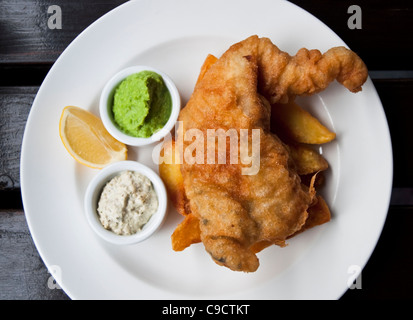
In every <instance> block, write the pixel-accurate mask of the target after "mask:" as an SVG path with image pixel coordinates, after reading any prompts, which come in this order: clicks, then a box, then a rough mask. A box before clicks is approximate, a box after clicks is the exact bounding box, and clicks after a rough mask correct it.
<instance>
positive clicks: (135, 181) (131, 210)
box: [97, 171, 158, 235]
mask: <svg viewBox="0 0 413 320" xmlns="http://www.w3.org/2000/svg"><path fill="white" fill-rule="evenodd" d="M157 209H158V197H157V195H156V192H155V190H154V188H153V185H152V182H151V181H150V180H149V179H148V178H147V177H146V176H144V175H142V174H140V173H138V172H134V171H124V172H122V173H120V174H119V175H117V176H115V177H114V178H113V179H112V180H110V181H109V182H108V183H107V184H106V185H105V187H104V188H103V191H102V193H101V195H100V199H99V202H98V209H97V211H98V214H99V219H100V222H101V223H102V225H103V227H104V228H105V229H107V230H110V231H113V232H114V233H116V234H118V235H131V234H134V233H136V232H138V231H139V230H141V229H142V228H143V226H144V225H145V224H146V223H147V222H148V221H149V219H150V218H151V216H152V215H153V214H154V213H155V212H156V210H157Z"/></svg>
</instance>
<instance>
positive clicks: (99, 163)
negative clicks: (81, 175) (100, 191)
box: [59, 106, 127, 169]
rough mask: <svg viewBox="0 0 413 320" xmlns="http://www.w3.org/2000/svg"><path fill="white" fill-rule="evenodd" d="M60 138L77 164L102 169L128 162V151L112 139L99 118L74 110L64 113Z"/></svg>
mask: <svg viewBox="0 0 413 320" xmlns="http://www.w3.org/2000/svg"><path fill="white" fill-rule="evenodd" d="M59 134H60V138H61V139H62V142H63V145H64V146H65V148H66V149H67V151H68V152H69V153H70V154H71V155H72V157H73V158H75V160H76V161H78V162H79V163H81V164H83V165H85V166H88V167H90V168H95V169H101V168H103V167H105V166H107V165H108V164H110V163H113V162H117V161H122V160H126V159H127V148H126V145H125V144H123V143H122V142H119V141H117V140H116V139H115V138H113V137H112V136H111V135H110V134H109V132H108V131H107V130H106V128H105V127H104V125H103V122H102V120H101V119H100V118H98V117H96V116H95V115H94V114H92V113H91V112H89V111H87V110H84V109H82V108H79V107H75V106H67V107H65V108H64V109H63V112H62V115H61V117H60V122H59Z"/></svg>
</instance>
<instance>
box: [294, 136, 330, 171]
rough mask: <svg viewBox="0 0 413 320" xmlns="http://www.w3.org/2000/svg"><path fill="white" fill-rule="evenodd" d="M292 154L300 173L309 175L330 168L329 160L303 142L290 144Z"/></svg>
mask: <svg viewBox="0 0 413 320" xmlns="http://www.w3.org/2000/svg"><path fill="white" fill-rule="evenodd" d="M288 146H289V149H290V155H291V157H292V158H293V161H294V163H295V166H296V170H297V173H298V174H299V175H307V174H311V173H315V172H318V171H324V170H326V169H327V168H328V162H327V160H326V159H324V157H323V156H322V155H321V154H319V153H318V152H317V151H315V150H314V149H312V148H311V147H310V146H307V145H302V144H289V145H288Z"/></svg>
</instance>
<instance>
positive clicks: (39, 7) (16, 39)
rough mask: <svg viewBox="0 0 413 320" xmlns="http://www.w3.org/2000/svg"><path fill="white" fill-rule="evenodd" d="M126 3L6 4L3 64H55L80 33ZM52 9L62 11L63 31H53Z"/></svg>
mask: <svg viewBox="0 0 413 320" xmlns="http://www.w3.org/2000/svg"><path fill="white" fill-rule="evenodd" d="M124 2H126V1H125V0H107V1H101V0H94V1H70V0H41V1H32V0H19V1H15V0H2V1H1V2H0V8H1V9H0V28H1V32H0V63H38V62H43V63H53V62H54V61H55V60H56V59H57V58H58V57H59V55H60V54H61V53H62V51H63V50H64V49H65V48H66V47H67V46H68V45H69V44H70V42H72V41H73V39H75V37H76V36H77V35H78V34H79V33H81V32H82V31H83V30H84V29H85V28H86V27H88V26H89V25H90V24H91V23H93V22H94V21H95V20H97V19H98V18H100V17H101V16H103V15H104V14H105V13H107V12H109V11H110V10H112V9H113V8H115V7H117V6H119V5H120V4H122V3H124ZM52 5H58V6H60V8H61V12H62V28H61V29H49V27H48V25H47V23H48V19H49V18H50V17H51V15H52V14H49V13H48V8H49V7H50V6H52Z"/></svg>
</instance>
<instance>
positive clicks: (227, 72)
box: [178, 36, 367, 272]
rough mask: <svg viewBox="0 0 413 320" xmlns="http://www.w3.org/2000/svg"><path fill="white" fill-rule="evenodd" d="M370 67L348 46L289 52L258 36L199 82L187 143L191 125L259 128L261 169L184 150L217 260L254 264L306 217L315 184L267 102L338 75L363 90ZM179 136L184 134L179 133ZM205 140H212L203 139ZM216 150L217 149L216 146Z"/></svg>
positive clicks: (187, 120)
mask: <svg viewBox="0 0 413 320" xmlns="http://www.w3.org/2000/svg"><path fill="white" fill-rule="evenodd" d="M366 78H367V69H366V67H365V65H364V63H363V62H362V61H361V59H360V58H359V57H358V56H357V55H356V54H355V53H353V52H352V51H350V50H348V49H345V48H341V47H339V48H333V49H330V50H329V51H327V52H326V53H325V54H324V55H322V54H321V53H320V52H319V51H318V50H311V51H308V50H306V49H301V50H300V51H299V52H298V53H297V55H296V56H294V57H291V56H289V55H288V54H287V53H285V52H282V51H281V50H279V49H278V48H277V47H276V46H275V45H274V44H272V43H271V41H270V40H269V39H266V38H258V37H257V36H252V37H249V38H247V39H246V40H244V41H241V42H239V43H237V44H235V45H233V46H231V47H230V48H229V49H228V51H226V52H225V53H224V54H223V55H222V57H221V58H219V59H218V61H216V62H215V63H214V64H213V65H212V66H211V67H210V68H209V69H208V70H207V71H206V72H205V74H204V76H203V77H202V79H200V81H198V82H197V84H196V86H195V89H194V92H193V94H192V96H191V98H190V100H189V102H188V103H187V105H186V107H185V108H184V109H183V110H182V111H181V113H180V116H179V120H180V121H182V124H183V128H182V132H181V133H180V134H182V136H181V137H180V138H181V139H180V140H182V141H183V150H185V148H186V147H188V146H189V145H190V144H191V141H186V140H185V139H183V137H184V135H185V132H186V131H187V130H189V129H193V128H196V129H198V130H200V131H201V132H202V133H203V134H204V136H205V137H206V136H207V129H223V130H228V129H230V128H234V129H236V130H237V131H238V134H239V133H240V129H248V132H249V142H250V143H249V144H248V145H249V154H251V152H252V150H251V148H252V147H251V132H252V129H259V130H260V170H259V171H258V173H257V174H255V175H243V174H242V170H241V169H242V168H243V167H246V166H247V165H244V164H242V162H241V159H240V158H238V163H235V164H234V163H232V164H231V163H230V161H229V160H230V157H229V148H227V151H226V152H227V154H226V157H227V161H226V163H225V164H207V153H208V152H205V154H204V157H205V159H204V160H205V161H204V164H199V163H194V164H189V163H187V162H186V161H185V158H184V155H181V156H182V158H183V160H184V161H183V164H182V165H181V172H182V176H183V184H184V189H185V192H186V196H187V199H188V201H189V205H190V210H191V212H192V214H193V215H194V216H195V217H196V218H198V220H199V227H200V232H201V240H202V242H203V244H204V246H205V249H206V251H207V252H208V253H209V254H210V255H211V257H212V259H213V260H214V261H215V262H216V263H217V264H219V265H224V266H226V267H228V268H230V269H231V270H236V271H244V272H253V271H255V270H256V269H257V268H258V266H259V261H258V258H257V256H256V254H255V253H256V252H258V251H260V250H261V249H263V248H264V247H266V246H268V245H269V244H277V245H280V246H284V245H285V240H286V239H288V238H289V237H290V236H292V235H293V234H295V233H297V232H298V231H299V230H300V229H302V227H303V226H304V225H305V223H306V220H307V217H308V211H307V209H308V208H309V207H310V206H311V204H312V203H313V202H314V201H315V200H316V195H315V191H314V189H313V188H311V187H307V186H305V185H304V184H302V183H301V180H300V177H299V175H298V174H297V172H296V168H295V166H294V162H293V160H292V158H291V156H290V154H289V152H288V150H287V148H286V147H285V145H284V144H283V143H282V141H281V140H280V139H279V138H278V137H277V136H276V135H274V134H272V133H270V112H271V109H270V107H269V104H268V103H265V102H264V101H263V100H264V99H262V96H263V97H265V99H267V100H268V101H270V102H271V103H276V102H287V101H288V100H289V99H292V98H294V97H295V96H296V95H303V94H314V93H316V92H319V91H321V90H323V89H325V88H326V87H327V86H328V84H329V83H330V82H332V81H333V80H335V79H337V80H338V81H339V82H340V83H342V84H343V85H344V86H345V87H347V88H348V89H349V90H350V91H352V92H357V91H359V90H361V85H362V84H363V83H364V81H365V80H366ZM178 140H179V139H178ZM205 148H206V141H205ZM215 152H217V150H215Z"/></svg>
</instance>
